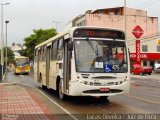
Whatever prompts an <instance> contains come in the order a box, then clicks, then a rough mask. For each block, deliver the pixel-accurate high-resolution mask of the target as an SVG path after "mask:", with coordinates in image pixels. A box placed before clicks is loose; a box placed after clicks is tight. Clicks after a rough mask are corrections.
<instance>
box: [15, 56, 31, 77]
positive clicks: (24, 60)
mask: <svg viewBox="0 0 160 120" xmlns="http://www.w3.org/2000/svg"><path fill="white" fill-rule="evenodd" d="M30 68H31V67H30V62H29V58H28V57H25V56H16V57H15V59H14V64H13V71H14V74H15V75H17V74H28V73H29V72H30Z"/></svg>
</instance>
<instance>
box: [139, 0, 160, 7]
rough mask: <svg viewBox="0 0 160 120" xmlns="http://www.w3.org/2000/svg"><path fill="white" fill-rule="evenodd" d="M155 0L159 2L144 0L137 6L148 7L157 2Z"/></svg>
mask: <svg viewBox="0 0 160 120" xmlns="http://www.w3.org/2000/svg"><path fill="white" fill-rule="evenodd" d="M157 2H159V0H157V1H156V0H148V1H146V2H144V3H141V4H140V5H138V6H137V7H138V8H139V7H141V8H142V7H143V8H145V9H146V8H148V7H150V6H152V5H154V4H155V3H157Z"/></svg>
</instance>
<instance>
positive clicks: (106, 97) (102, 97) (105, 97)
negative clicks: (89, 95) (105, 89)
mask: <svg viewBox="0 0 160 120" xmlns="http://www.w3.org/2000/svg"><path fill="white" fill-rule="evenodd" d="M100 100H101V101H108V96H100Z"/></svg>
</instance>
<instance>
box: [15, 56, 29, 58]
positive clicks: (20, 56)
mask: <svg viewBox="0 0 160 120" xmlns="http://www.w3.org/2000/svg"><path fill="white" fill-rule="evenodd" d="M14 58H15V59H21V58H29V57H26V56H15V57H14Z"/></svg>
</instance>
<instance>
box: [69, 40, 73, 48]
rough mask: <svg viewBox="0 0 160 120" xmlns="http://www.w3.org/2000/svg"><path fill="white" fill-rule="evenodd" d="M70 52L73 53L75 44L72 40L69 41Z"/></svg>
mask: <svg viewBox="0 0 160 120" xmlns="http://www.w3.org/2000/svg"><path fill="white" fill-rule="evenodd" d="M68 50H69V51H73V42H72V41H71V40H69V41H68Z"/></svg>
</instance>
